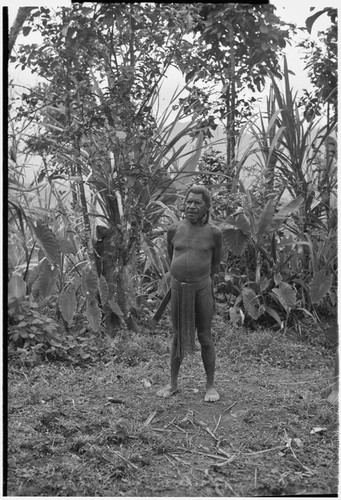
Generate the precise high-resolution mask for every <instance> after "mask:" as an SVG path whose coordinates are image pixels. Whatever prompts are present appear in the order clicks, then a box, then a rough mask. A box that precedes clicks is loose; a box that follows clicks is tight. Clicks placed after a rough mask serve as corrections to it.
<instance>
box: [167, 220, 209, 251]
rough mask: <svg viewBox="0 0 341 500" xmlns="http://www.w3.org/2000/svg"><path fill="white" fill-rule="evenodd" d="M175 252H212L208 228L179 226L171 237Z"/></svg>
mask: <svg viewBox="0 0 341 500" xmlns="http://www.w3.org/2000/svg"><path fill="white" fill-rule="evenodd" d="M172 243H173V247H174V250H175V251H178V252H181V251H188V250H194V251H197V252H201V251H209V250H212V248H213V246H214V242H213V237H212V232H211V229H210V227H208V226H203V227H197V226H193V227H192V226H187V225H184V226H180V227H179V228H178V230H177V231H176V233H175V235H174V237H173V241H172Z"/></svg>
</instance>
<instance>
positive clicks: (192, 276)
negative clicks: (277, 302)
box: [157, 185, 222, 401]
mask: <svg viewBox="0 0 341 500" xmlns="http://www.w3.org/2000/svg"><path fill="white" fill-rule="evenodd" d="M210 204H211V197H210V193H209V191H208V190H207V189H206V188H205V187H204V186H198V185H193V186H191V187H190V188H189V190H188V191H187V194H186V198H185V219H184V220H182V221H181V222H179V223H176V224H173V225H172V226H170V228H169V229H168V232H167V247H168V254H169V257H170V259H171V265H170V274H171V318H172V326H173V330H174V339H173V345H172V352H171V370H170V371H171V374H170V383H169V384H168V385H167V386H166V387H164V388H162V389H160V390H159V391H158V392H157V395H158V396H162V397H164V398H167V397H169V396H171V395H172V394H174V393H176V392H177V390H178V374H179V369H180V365H181V362H182V360H183V358H184V355H185V353H186V352H188V351H189V352H193V351H194V349H195V329H197V332H198V339H199V342H200V345H201V357H202V360H203V364H204V368H205V372H206V394H205V397H204V401H218V400H219V399H220V396H219V394H218V392H217V390H216V389H215V387H214V371H215V357H216V356H215V347H214V343H213V339H212V334H211V323H212V316H213V311H214V299H213V294H212V284H211V276H212V275H213V274H215V273H217V272H218V270H219V266H220V261H221V254H222V233H221V231H220V229H219V228H218V227H216V226H214V225H212V224H209V223H208V219H209V208H210Z"/></svg>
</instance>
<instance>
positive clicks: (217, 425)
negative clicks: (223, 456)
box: [213, 415, 221, 434]
mask: <svg viewBox="0 0 341 500" xmlns="http://www.w3.org/2000/svg"><path fill="white" fill-rule="evenodd" d="M220 420H221V415H219V418H218V423H217V424H216V426H215V428H214V431H213V434H215V433H216V430H217V429H218V427H219V424H220Z"/></svg>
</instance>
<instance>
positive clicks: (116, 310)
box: [108, 298, 124, 321]
mask: <svg viewBox="0 0 341 500" xmlns="http://www.w3.org/2000/svg"><path fill="white" fill-rule="evenodd" d="M108 305H109V307H110V309H111V310H112V312H113V313H115V314H116V316H118V318H119V319H120V320H121V321H124V315H123V312H122V311H121V308H120V306H119V305H118V304H117V302H115V300H114V299H113V298H111V299H109V300H108Z"/></svg>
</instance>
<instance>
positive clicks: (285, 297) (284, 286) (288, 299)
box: [272, 281, 296, 311]
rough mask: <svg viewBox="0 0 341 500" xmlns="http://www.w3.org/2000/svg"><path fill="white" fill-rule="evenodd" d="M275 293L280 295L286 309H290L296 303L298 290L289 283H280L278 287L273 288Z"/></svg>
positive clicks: (277, 295)
mask: <svg viewBox="0 0 341 500" xmlns="http://www.w3.org/2000/svg"><path fill="white" fill-rule="evenodd" d="M272 291H273V293H274V294H275V295H276V297H278V299H279V301H280V303H281V304H282V306H283V307H284V309H285V310H286V311H289V310H290V309H292V308H293V307H295V305H296V292H295V290H294V289H293V288H292V287H291V286H290V285H288V283H284V281H281V282H280V283H279V285H278V288H273V289H272Z"/></svg>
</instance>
